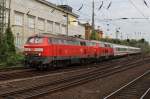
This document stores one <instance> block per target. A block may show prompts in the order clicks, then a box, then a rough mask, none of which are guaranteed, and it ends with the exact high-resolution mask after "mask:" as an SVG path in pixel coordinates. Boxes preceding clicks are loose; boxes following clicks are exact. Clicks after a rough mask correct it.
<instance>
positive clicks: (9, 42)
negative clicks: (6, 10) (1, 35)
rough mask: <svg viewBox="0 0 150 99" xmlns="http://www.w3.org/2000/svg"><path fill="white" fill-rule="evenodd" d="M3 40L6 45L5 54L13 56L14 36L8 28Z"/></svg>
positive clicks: (14, 50) (14, 51)
mask: <svg viewBox="0 0 150 99" xmlns="http://www.w3.org/2000/svg"><path fill="white" fill-rule="evenodd" d="M5 40H6V45H7V52H8V53H11V54H15V53H16V49H15V45H14V36H13V33H12V31H11V28H10V27H8V28H7V29H6V33H5Z"/></svg>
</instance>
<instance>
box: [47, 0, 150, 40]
mask: <svg viewBox="0 0 150 99" xmlns="http://www.w3.org/2000/svg"><path fill="white" fill-rule="evenodd" d="M48 1H50V2H52V3H55V4H57V5H58V4H68V5H70V6H72V7H73V9H74V12H75V13H77V14H79V15H80V17H79V20H80V21H82V22H87V21H88V22H91V12H92V0H48ZM102 1H103V2H104V3H103V7H102V8H101V9H100V10H98V8H99V7H100V5H101V4H102ZM145 1H146V3H147V6H146V4H145V3H144V0H95V5H96V7H95V16H96V17H95V21H96V26H100V28H101V29H102V30H103V31H104V33H105V35H108V36H111V37H114V38H115V37H116V33H115V31H116V29H117V28H120V30H119V31H120V32H121V33H120V35H119V38H123V39H125V38H127V37H128V38H133V39H134V38H136V39H139V38H145V39H146V40H147V41H149V42H150V20H149V19H128V20H115V19H117V18H149V17H150V0H145ZM110 2H112V4H111V6H110V8H109V9H107V7H108V6H109V4H110ZM82 4H83V5H84V6H83V8H82V9H81V10H80V11H77V10H78V9H79V8H80V7H81V6H82ZM104 19H113V20H112V21H110V20H108V21H104Z"/></svg>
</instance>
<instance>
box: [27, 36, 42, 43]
mask: <svg viewBox="0 0 150 99" xmlns="http://www.w3.org/2000/svg"><path fill="white" fill-rule="evenodd" d="M27 43H30V44H39V43H43V37H30V38H29V39H28V41H27Z"/></svg>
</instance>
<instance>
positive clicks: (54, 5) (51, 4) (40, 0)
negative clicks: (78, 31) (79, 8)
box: [36, 0, 79, 18]
mask: <svg viewBox="0 0 150 99" xmlns="http://www.w3.org/2000/svg"><path fill="white" fill-rule="evenodd" d="M36 1H38V2H40V3H42V4H45V5H47V6H50V7H52V8H54V9H56V10H59V11H62V12H64V13H68V14H70V15H72V16H74V17H77V18H78V17H79V15H77V14H75V13H73V12H69V11H66V10H64V9H62V8H60V7H58V6H57V5H56V4H53V3H51V2H49V1H47V0H36Z"/></svg>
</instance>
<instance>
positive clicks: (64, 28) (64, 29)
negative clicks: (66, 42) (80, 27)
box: [62, 25, 67, 34]
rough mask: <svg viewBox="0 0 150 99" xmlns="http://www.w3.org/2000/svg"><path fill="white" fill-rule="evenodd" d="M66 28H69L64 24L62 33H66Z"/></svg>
mask: <svg viewBox="0 0 150 99" xmlns="http://www.w3.org/2000/svg"><path fill="white" fill-rule="evenodd" d="M66 29H67V27H66V25H62V34H66Z"/></svg>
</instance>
